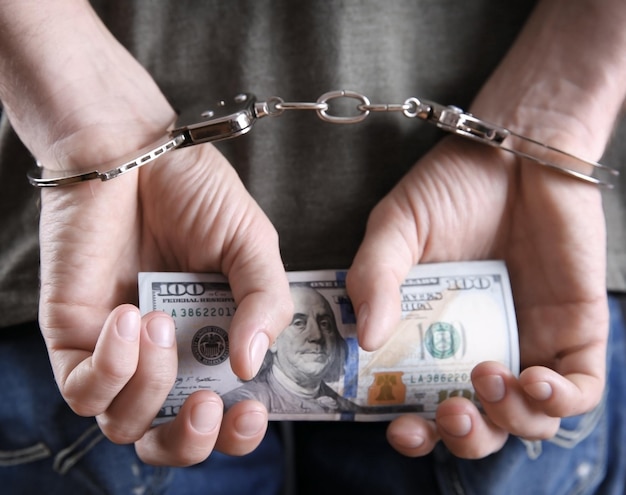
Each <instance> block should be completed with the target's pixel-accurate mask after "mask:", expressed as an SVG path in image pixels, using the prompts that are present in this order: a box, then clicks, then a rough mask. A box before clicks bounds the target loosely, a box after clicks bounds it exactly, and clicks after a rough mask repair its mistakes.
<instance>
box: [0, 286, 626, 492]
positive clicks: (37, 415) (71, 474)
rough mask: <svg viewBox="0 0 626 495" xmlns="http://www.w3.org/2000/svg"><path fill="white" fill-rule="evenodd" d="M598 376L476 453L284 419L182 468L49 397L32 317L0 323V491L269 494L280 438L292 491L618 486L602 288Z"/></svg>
mask: <svg viewBox="0 0 626 495" xmlns="http://www.w3.org/2000/svg"><path fill="white" fill-rule="evenodd" d="M610 304H611V336H610V343H609V351H608V352H609V353H608V358H609V359H608V364H609V369H608V373H609V375H608V385H607V390H606V394H605V397H604V400H603V401H602V403H601V404H600V405H599V406H598V408H596V409H595V410H594V411H592V412H590V413H588V414H585V415H582V416H577V417H574V418H567V419H564V420H563V421H562V426H561V430H560V432H559V434H558V435H557V436H556V437H555V438H554V439H552V440H550V441H544V442H533V443H530V442H522V441H521V440H519V439H518V438H513V437H511V438H510V439H509V441H508V443H507V444H506V446H505V447H504V448H503V449H502V450H501V451H500V452H498V453H497V454H494V455H492V456H489V457H487V458H485V459H482V460H478V461H466V460H461V459H457V458H455V457H454V456H452V455H450V454H449V452H447V450H446V449H445V448H444V447H443V446H439V447H438V448H437V449H436V451H435V452H434V453H433V454H432V455H430V456H427V457H425V458H420V459H410V458H406V457H403V456H401V455H400V454H398V453H396V452H395V451H394V450H393V449H391V448H390V447H389V445H388V444H387V442H386V440H385V428H386V425H385V424H382V423H381V424H376V423H374V424H370V423H362V424H358V423H296V424H294V432H293V433H294V437H293V438H289V439H288V441H287V442H283V441H282V440H283V439H282V438H281V435H280V432H279V431H278V428H276V425H272V426H271V428H270V430H269V431H268V434H267V436H266V438H265V440H264V442H263V443H262V444H261V447H260V448H259V449H257V450H256V451H255V452H254V453H252V454H250V455H248V456H244V457H241V458H232V457H227V456H224V455H221V454H219V453H213V454H212V455H211V456H210V457H209V459H208V460H207V461H205V462H204V463H202V464H199V465H197V466H194V467H191V468H184V469H176V468H157V467H152V466H148V465H146V464H144V463H142V462H141V461H140V460H139V459H138V458H137V456H136V454H135V452H134V449H133V447H132V446H120V445H114V444H113V443H111V442H109V441H108V440H107V439H106V438H104V437H103V436H102V434H101V433H100V431H99V430H98V428H97V426H96V424H95V422H94V421H93V420H92V419H88V418H80V417H78V416H76V415H75V414H73V413H72V412H71V411H70V410H69V409H68V407H67V406H66V405H65V403H64V401H63V399H62V398H61V396H60V394H59V392H58V390H57V388H56V385H55V383H54V380H53V378H52V373H51V370H50V365H49V362H48V357H47V354H46V350H45V347H44V345H43V342H42V339H41V337H40V335H39V332H38V330H37V328H36V325H23V326H21V327H16V328H12V329H4V330H2V331H0V492H2V493H8V494H11V495H12V494H31V493H40V492H45V493H46V494H56V493H59V494H68V493H80V494H133V493H137V494H143V495H148V494H176V495H186V494H194V493H203V494H204V493H207V494H234V495H236V494H255V495H256V494H268V495H269V494H278V493H281V491H282V490H283V489H284V486H283V484H284V480H285V479H286V478H285V477H286V472H285V462H284V461H285V448H284V446H285V445H287V446H288V448H287V453H288V455H289V459H288V465H289V466H290V467H291V468H293V469H295V471H296V481H295V482H294V484H291V485H290V487H291V488H292V490H293V492H294V493H295V494H297V495H303V494H307V493H311V494H318V493H324V494H332V493H340V494H343V495H349V494H352V493H357V494H360V495H367V494H370V493H371V494H377V495H378V494H394V495H396V494H398V495H400V494H404V493H407V494H408V493H411V494H445V495H448V494H454V495H461V494H467V495H470V494H480V495H489V494H498V495H500V494H503V493H506V494H511V495H515V494H533V495H534V494H547V495H548V494H549V495H560V494H599V495H623V494H624V493H626V491H625V476H626V474H625V473H626V338H625V337H626V331H625V328H624V321H623V317H622V313H621V311H620V307H619V303H618V301H617V300H616V299H614V298H612V299H611V301H610Z"/></svg>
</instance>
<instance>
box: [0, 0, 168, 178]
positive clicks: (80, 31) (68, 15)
mask: <svg viewBox="0 0 626 495" xmlns="http://www.w3.org/2000/svg"><path fill="white" fill-rule="evenodd" d="M0 24H1V27H2V29H3V31H2V34H0V98H1V99H2V103H3V106H4V109H5V111H6V113H7V115H8V117H9V120H10V121H11V124H12V125H13V127H14V129H15V131H16V132H17V134H18V135H19V136H20V138H21V139H22V141H23V142H24V144H25V145H26V146H27V147H28V148H29V150H30V151H31V153H32V154H33V155H34V156H35V157H36V158H37V160H39V161H40V162H42V163H44V164H45V166H46V168H49V169H51V170H86V169H93V168H94V167H95V166H99V165H101V164H102V163H106V162H109V161H112V160H116V159H118V158H119V157H120V156H123V155H126V154H127V153H131V152H133V151H135V152H136V150H138V149H141V148H143V147H145V146H146V145H148V144H151V143H153V142H155V141H156V140H158V139H159V138H161V137H162V136H163V135H164V134H165V132H166V129H167V127H168V126H169V125H170V124H171V123H172V122H173V120H174V119H175V113H174V111H173V110H172V108H171V107H170V105H169V104H168V102H167V101H166V99H165V97H164V96H163V95H162V94H161V92H160V90H159V88H158V87H157V86H156V84H155V83H154V81H153V80H152V78H151V77H150V76H149V74H148V73H147V72H146V71H145V70H144V69H143V68H142V67H141V66H140V65H139V64H138V63H137V62H136V61H135V60H134V59H133V57H132V56H131V55H130V54H129V53H128V52H127V51H126V50H125V49H124V48H123V47H122V46H121V45H120V44H119V43H118V42H117V41H116V40H115V39H114V38H113V36H112V35H111V34H110V33H109V32H108V31H107V29H106V28H105V26H104V25H103V24H102V23H101V21H100V19H99V18H98V17H97V15H96V14H95V12H94V11H93V10H92V9H91V7H90V5H89V3H88V2H85V1H78V2H77V1H74V0H72V1H65V0H58V1H55V2H44V3H43V4H42V3H41V2H35V1H30V0H20V1H19V2H6V3H5V4H3V6H2V8H0ZM5 28H6V29H5Z"/></svg>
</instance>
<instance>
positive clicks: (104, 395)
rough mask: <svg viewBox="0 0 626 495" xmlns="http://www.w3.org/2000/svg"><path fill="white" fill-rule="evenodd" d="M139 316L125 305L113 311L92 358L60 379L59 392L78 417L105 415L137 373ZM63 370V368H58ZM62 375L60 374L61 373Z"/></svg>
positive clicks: (59, 358) (59, 356)
mask: <svg viewBox="0 0 626 495" xmlns="http://www.w3.org/2000/svg"><path fill="white" fill-rule="evenodd" d="M140 329H141V316H140V314H139V311H138V310H137V308H135V307H134V306H131V305H128V304H125V305H122V306H119V307H117V308H116V309H114V310H113V311H112V312H111V314H110V315H109V317H108V318H107V319H106V321H105V323H104V325H103V327H102V332H101V334H100V336H99V337H98V341H97V343H96V346H95V349H94V351H93V354H90V353H89V352H87V351H84V352H83V354H84V358H83V360H82V361H79V362H78V364H77V365H76V366H75V367H74V369H72V370H71V371H70V372H69V374H68V375H67V378H66V379H65V380H64V381H63V380H62V379H61V383H60V388H61V393H62V394H63V397H64V398H65V400H66V401H67V403H68V404H69V405H70V407H71V408H72V409H73V410H74V411H75V412H76V413H77V414H79V415H82V416H96V415H98V414H100V413H102V412H104V411H105V410H106V409H107V408H108V407H109V405H110V403H111V401H112V400H113V399H114V398H115V397H116V396H117V394H118V393H119V391H120V390H122V388H123V387H124V386H125V385H126V384H127V383H128V381H129V380H130V378H131V377H132V376H133V374H134V373H135V371H136V369H137V364H138V360H139V341H140V338H139V335H140ZM70 352H71V353H72V357H73V359H76V351H65V350H61V349H54V350H51V353H53V354H54V355H55V358H54V359H52V360H53V361H56V362H59V361H62V359H63V357H62V355H63V353H66V354H69V353H70ZM60 367H61V368H62V365H60ZM61 374H63V372H61Z"/></svg>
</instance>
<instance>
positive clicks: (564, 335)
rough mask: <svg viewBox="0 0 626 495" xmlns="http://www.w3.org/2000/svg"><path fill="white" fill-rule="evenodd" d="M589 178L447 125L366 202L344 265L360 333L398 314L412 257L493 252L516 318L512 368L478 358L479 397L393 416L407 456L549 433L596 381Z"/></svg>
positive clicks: (595, 230)
mask: <svg viewBox="0 0 626 495" xmlns="http://www.w3.org/2000/svg"><path fill="white" fill-rule="evenodd" d="M604 250H605V233H604V218H603V212H602V204H601V198H600V193H599V191H598V189H597V188H596V187H594V186H592V185H589V184H586V183H583V182H581V181H577V180H574V179H572V178H569V177H567V176H564V175H562V174H559V173H557V172H554V171H551V170H548V169H546V168H544V167H541V166H539V165H537V164H535V163H532V162H525V161H520V160H519V159H518V158H516V157H515V156H513V155H511V154H507V153H505V152H502V151H499V150H496V149H492V148H489V147H486V146H483V145H480V144H477V143H474V142H469V141H467V140H462V139H460V138H457V137H450V138H447V139H445V140H444V141H443V142H441V143H440V144H439V145H438V146H437V147H436V148H435V149H433V150H432V152H430V153H429V154H428V155H426V157H424V158H423V159H422V160H421V161H420V162H419V163H418V165H417V166H416V167H414V169H413V170H412V171H411V172H410V173H409V174H408V175H407V176H406V177H404V178H403V180H402V181H401V182H400V183H399V184H398V185H397V187H396V188H395V189H394V190H393V191H392V192H391V193H390V194H389V195H388V196H387V197H386V198H385V199H384V200H383V201H382V202H381V203H380V204H379V205H378V206H377V207H376V209H375V210H374V211H373V213H372V215H371V217H370V221H369V223H368V228H367V233H366V236H365V240H364V242H363V244H362V246H361V248H360V250H359V252H358V254H357V256H356V258H355V260H354V264H353V266H352V268H351V270H350V272H349V275H348V280H347V281H348V291H349V294H350V297H351V299H352V301H353V303H354V305H355V309H356V311H357V321H358V325H359V326H358V330H359V336H360V341H361V345H363V346H364V347H365V348H368V349H373V348H376V347H378V346H379V345H380V344H381V343H382V342H383V341H384V340H385V339H386V338H387V336H388V332H389V331H391V329H392V328H393V324H394V322H395V321H396V320H397V318H398V317H399V308H400V301H399V292H398V286H399V285H400V283H401V282H402V280H403V279H404V276H405V274H406V273H407V271H408V269H409V267H410V266H411V265H412V264H415V263H418V262H419V263H427V262H436V261H444V260H446V261H450V260H471V259H490V258H492V259H504V260H505V261H506V263H507V266H508V269H509V272H510V277H511V283H512V288H513V295H514V299H515V305H516V313H517V319H518V324H519V334H520V352H521V366H522V370H523V371H522V373H521V375H520V377H519V379H518V378H516V377H515V376H514V375H513V374H512V373H511V372H510V371H509V370H507V369H506V368H505V367H504V366H502V365H500V364H498V363H493V362H488V363H482V364H480V365H479V366H477V367H476V368H475V369H474V371H473V374H472V382H473V385H474V387H475V389H476V392H477V395H478V397H479V399H480V401H481V404H482V406H483V408H484V412H485V414H484V415H482V414H481V413H480V412H479V411H478V409H477V408H476V407H475V406H474V405H473V404H472V403H471V402H470V401H469V400H466V399H463V398H453V399H448V400H447V401H445V402H444V403H442V404H441V405H440V406H439V408H438V410H437V419H436V423H435V424H432V423H429V422H427V421H425V420H423V419H421V418H418V417H416V416H405V417H402V418H399V419H398V420H396V421H395V422H393V423H392V424H391V425H390V427H389V430H388V437H389V440H390V442H391V444H392V445H393V446H394V447H395V448H396V449H397V450H399V451H400V452H402V453H404V454H406V455H411V456H416V455H424V454H426V453H428V452H430V451H431V450H432V448H433V447H434V445H435V443H436V442H437V441H438V440H439V439H440V438H441V439H443V441H444V442H445V443H446V445H447V446H448V447H449V448H450V450H451V451H452V452H453V453H455V454H457V455H458V456H460V457H466V458H478V457H484V456H486V455H488V454H490V453H492V452H495V451H497V450H499V449H500V448H501V447H502V445H503V444H504V442H505V441H506V438H507V435H508V433H512V434H515V435H519V436H522V437H525V438H529V439H544V438H548V437H551V436H553V435H554V434H555V433H556V430H557V429H558V426H559V418H561V417H565V416H571V415H576V414H579V413H583V412H586V411H589V410H590V409H592V408H593V407H594V406H595V405H596V404H597V403H598V402H599V401H600V398H601V395H602V390H603V387H604V369H605V350H606V340H607V333H608V309H607V302H606V292H605V262H604V260H605V253H604Z"/></svg>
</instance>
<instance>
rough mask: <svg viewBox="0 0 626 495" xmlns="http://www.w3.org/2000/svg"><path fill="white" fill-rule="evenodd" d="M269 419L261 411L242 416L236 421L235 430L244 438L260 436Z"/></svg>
mask: <svg viewBox="0 0 626 495" xmlns="http://www.w3.org/2000/svg"><path fill="white" fill-rule="evenodd" d="M266 425H267V418H266V416H265V414H263V413H262V412H259V411H254V412H249V413H245V414H242V415H241V416H239V417H238V418H237V419H236V420H235V430H237V433H239V434H240V435H242V436H244V437H253V436H255V435H258V434H259V433H261V431H263V430H264V429H265V428H266Z"/></svg>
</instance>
